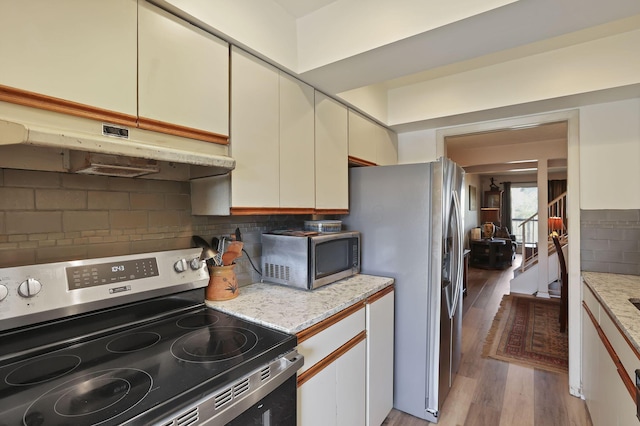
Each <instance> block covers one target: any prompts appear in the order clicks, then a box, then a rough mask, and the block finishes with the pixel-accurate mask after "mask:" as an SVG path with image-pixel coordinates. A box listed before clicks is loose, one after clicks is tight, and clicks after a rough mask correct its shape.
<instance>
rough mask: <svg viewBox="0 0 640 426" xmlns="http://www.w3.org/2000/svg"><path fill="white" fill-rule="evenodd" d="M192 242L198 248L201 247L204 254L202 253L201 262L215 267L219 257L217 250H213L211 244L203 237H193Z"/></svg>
mask: <svg viewBox="0 0 640 426" xmlns="http://www.w3.org/2000/svg"><path fill="white" fill-rule="evenodd" d="M191 241H192V242H193V244H194V245H195V246H196V247H200V248H201V249H202V252H201V253H200V261H206V262H207V266H213V264H214V263H215V257H216V255H217V250H215V249H213V248H211V246H210V245H209V243H208V242H207V241H206V240H205V239H204V238H202V237H199V236H198V235H192V236H191Z"/></svg>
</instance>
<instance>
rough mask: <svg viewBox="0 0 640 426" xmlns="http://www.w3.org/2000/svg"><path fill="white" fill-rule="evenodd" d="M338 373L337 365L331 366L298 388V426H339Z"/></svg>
mask: <svg viewBox="0 0 640 426" xmlns="http://www.w3.org/2000/svg"><path fill="white" fill-rule="evenodd" d="M305 363H306V361H305ZM336 371H337V367H336V363H335V362H334V363H332V364H329V365H327V366H326V367H325V368H324V369H323V370H322V371H320V372H319V373H318V374H316V375H315V376H313V377H312V378H311V379H309V381H308V382H306V383H305V384H304V385H302V386H300V387H299V388H298V401H297V404H298V406H297V416H298V426H334V425H336V424H337V392H336ZM354 424H355V423H354ZM361 424H362V423H361Z"/></svg>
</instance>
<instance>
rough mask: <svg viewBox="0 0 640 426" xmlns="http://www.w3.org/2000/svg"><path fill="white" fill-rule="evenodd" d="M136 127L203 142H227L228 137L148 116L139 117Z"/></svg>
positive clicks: (226, 143)
mask: <svg viewBox="0 0 640 426" xmlns="http://www.w3.org/2000/svg"><path fill="white" fill-rule="evenodd" d="M138 127H139V128H141V129H143V130H152V131H154V132H160V133H166V134H169V135H175V136H181V137H183V138H190V139H198V140H201V141H204V142H212V143H217V144H220V145H228V144H229V138H228V137H227V136H224V135H219V134H217V133H213V132H207V131H205V130H200V129H194V128H192V127H187V126H180V125H178V124H172V123H167V122H164V121H159V120H152V119H150V118H144V117H139V118H138Z"/></svg>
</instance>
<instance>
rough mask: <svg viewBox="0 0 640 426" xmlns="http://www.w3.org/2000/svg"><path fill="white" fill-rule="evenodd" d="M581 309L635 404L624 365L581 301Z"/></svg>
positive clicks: (634, 389)
mask: <svg viewBox="0 0 640 426" xmlns="http://www.w3.org/2000/svg"><path fill="white" fill-rule="evenodd" d="M582 307H583V308H584V310H585V312H586V313H587V315H588V316H589V319H590V320H591V322H592V323H593V326H594V327H595V328H596V331H597V333H598V336H599V337H600V340H601V341H602V344H603V345H604V347H605V349H606V350H607V352H608V353H609V356H610V357H611V360H612V361H613V364H614V365H615V366H616V370H617V371H618V375H619V376H620V378H621V379H622V383H624V386H625V387H626V388H627V391H628V392H629V396H630V397H631V400H632V401H633V402H634V403H635V402H636V387H635V384H634V383H633V381H632V380H631V378H630V377H629V375H628V374H627V371H626V370H625V369H624V365H622V362H621V361H620V358H619V357H618V354H617V353H616V351H615V349H614V348H613V346H612V345H611V342H610V341H609V339H608V338H607V336H606V335H605V334H604V331H603V330H602V328H601V327H600V324H598V320H596V318H595V316H594V315H593V313H592V312H591V310H590V309H589V306H587V304H586V303H585V302H584V300H583V301H582ZM614 323H615V322H614Z"/></svg>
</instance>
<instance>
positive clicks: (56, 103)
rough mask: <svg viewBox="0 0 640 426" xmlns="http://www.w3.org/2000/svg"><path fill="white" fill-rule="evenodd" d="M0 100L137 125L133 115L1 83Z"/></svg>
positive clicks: (121, 123) (77, 115)
mask: <svg viewBox="0 0 640 426" xmlns="http://www.w3.org/2000/svg"><path fill="white" fill-rule="evenodd" d="M0 101H3V102H9V103H12V104H18V105H23V106H26V107H31V108H38V109H44V110H47V111H53V112H57V113H61V114H67V115H73V116H76V117H82V118H89V119H91V120H98V121H105V122H108V123H112V124H120V125H122V126H130V127H136V125H137V117H136V116H133V115H129V114H123V113H120V112H115V111H110V110H107V109H102V108H97V107H93V106H90V105H85V104H81V103H78V102H73V101H67V100H65V99H60V98H55V97H53V96H47V95H42V94H39V93H34V92H29V91H27V90H22V89H16V88H13V87H8V86H3V85H0Z"/></svg>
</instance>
